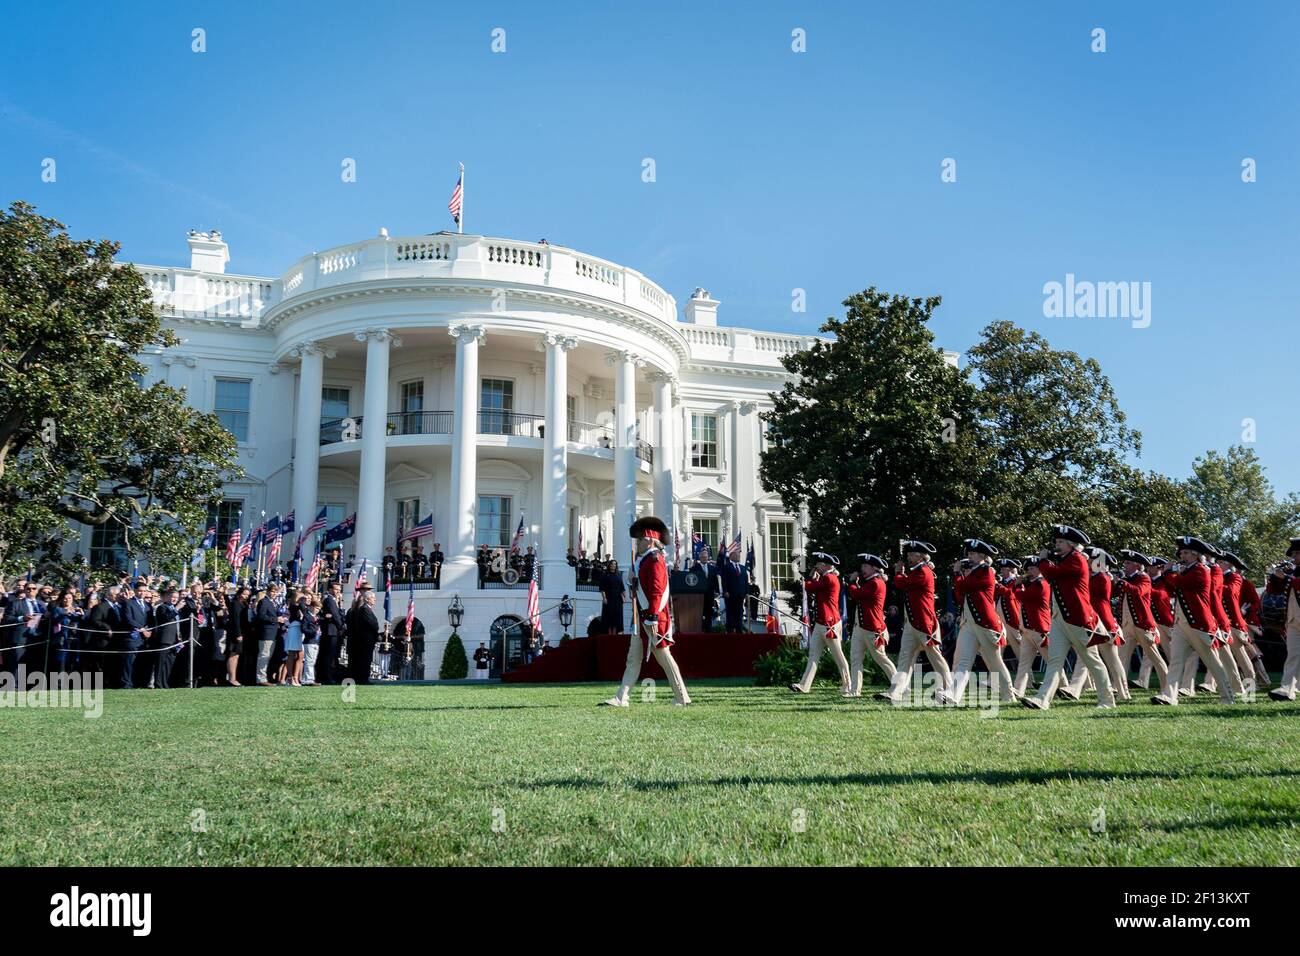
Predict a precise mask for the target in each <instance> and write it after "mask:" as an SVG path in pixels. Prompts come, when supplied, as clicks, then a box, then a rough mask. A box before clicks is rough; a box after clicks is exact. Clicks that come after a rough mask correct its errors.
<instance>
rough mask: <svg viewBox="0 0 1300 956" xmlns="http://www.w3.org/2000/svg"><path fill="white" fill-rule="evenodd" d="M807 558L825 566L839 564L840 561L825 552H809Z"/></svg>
mask: <svg viewBox="0 0 1300 956" xmlns="http://www.w3.org/2000/svg"><path fill="white" fill-rule="evenodd" d="M808 557H810V558H812V559H813V560H814V561H825V562H826V563H827V564H839V563H840V559H839V558H837V557H835V555H833V554H830V553H829V552H826V551H809V552H808Z"/></svg>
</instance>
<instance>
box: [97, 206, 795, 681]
mask: <svg viewBox="0 0 1300 956" xmlns="http://www.w3.org/2000/svg"><path fill="white" fill-rule="evenodd" d="M189 248H190V262H189V266H188V268H184V267H171V266H153V265H137V266H136V268H137V269H139V271H140V272H141V273H142V274H143V275H144V277H145V280H146V281H147V282H148V284H149V286H150V288H151V289H152V290H153V293H154V298H155V300H156V302H157V303H158V305H159V306H160V308H161V309H162V312H163V314H164V316H165V317H166V322H167V324H168V325H169V326H170V327H171V328H172V329H174V330H175V331H176V333H177V334H178V336H179V337H180V339H181V345H180V346H179V347H177V348H174V349H167V350H160V351H159V352H158V353H157V354H153V355H146V356H143V357H142V359H143V361H144V362H145V364H146V365H147V366H148V369H149V371H148V373H147V377H146V383H148V382H152V381H155V380H162V381H165V382H167V383H168V384H170V385H172V386H175V387H178V388H184V389H185V390H186V392H187V394H188V396H189V398H190V401H191V402H192V404H193V405H194V406H195V407H196V408H198V409H201V410H203V411H210V412H214V413H216V414H217V415H218V416H219V417H220V418H221V420H222V421H223V422H224V423H225V424H226V426H227V427H228V428H229V429H230V430H231V432H233V433H234V435H235V437H236V439H237V440H238V443H239V458H240V463H241V465H242V466H243V468H244V470H245V472H246V478H245V479H244V480H242V481H239V482H231V483H230V484H228V485H227V486H226V487H225V495H226V501H225V503H224V504H223V505H222V507H221V508H220V510H219V513H218V514H217V515H216V516H215V520H216V521H217V522H218V524H219V526H220V531H221V533H222V540H224V536H225V535H226V534H227V533H228V532H229V531H230V530H232V529H233V527H234V524H235V521H236V515H237V513H238V511H239V510H241V509H242V511H243V513H244V516H245V521H244V527H245V529H247V527H248V525H249V522H250V520H251V521H256V518H257V516H258V515H259V514H260V513H261V512H263V511H265V512H266V513H267V514H268V515H270V514H275V513H277V512H278V513H281V514H287V513H288V512H289V511H290V510H293V511H294V512H295V513H296V518H297V522H298V527H299V528H301V527H303V526H304V525H305V524H306V523H307V522H309V521H310V520H311V518H312V516H314V515H315V514H316V513H317V512H318V511H319V509H320V508H321V507H326V508H328V511H329V523H330V524H331V525H333V524H336V523H337V522H339V521H340V520H342V519H343V518H345V517H346V516H348V515H350V514H353V513H354V512H355V514H356V535H355V537H354V538H352V539H351V540H350V541H347V542H344V546H343V550H344V553H345V556H346V555H352V554H354V555H355V556H356V560H357V562H360V560H361V558H362V557H365V558H368V559H369V561H370V562H371V563H372V564H373V563H374V562H375V561H377V560H379V559H380V558H381V556H382V555H383V553H384V549H385V547H387V546H390V545H393V544H395V541H396V539H397V537H398V534H399V531H400V530H401V529H405V528H408V527H410V525H411V524H413V523H414V522H416V521H418V520H420V519H421V518H424V517H425V516H427V515H428V514H429V513H430V512H432V514H433V517H434V526H435V529H436V530H435V534H434V535H433V538H432V539H425V540H424V541H423V542H422V543H423V545H424V548H425V550H426V551H427V550H430V549H431V547H432V543H433V541H434V540H436V541H437V542H439V543H441V545H442V550H443V551H444V553H445V555H446V564H445V565H444V568H443V573H442V581H441V587H440V588H439V589H432V588H430V587H424V588H421V589H419V590H417V591H416V597H415V600H416V613H417V615H418V616H419V618H420V619H421V621H422V622H423V623H424V624H425V627H426V630H427V635H428V639H427V641H426V647H427V653H426V657H425V664H426V673H427V674H429V675H430V676H436V674H437V668H438V665H439V662H440V660H441V656H442V648H443V647H444V646H445V643H446V639H447V636H448V634H449V633H450V628H449V626H448V624H447V614H446V608H447V605H448V603H449V602H450V601H451V599H452V598H453V597H455V596H459V597H460V599H461V602H462V603H463V605H464V606H465V622H464V624H463V626H462V627H461V632H462V634H463V635H464V637H465V640H466V645H467V647H468V648H470V649H471V650H472V648H473V647H474V646H475V643H474V642H476V641H477V640H479V639H482V636H483V635H485V634H486V633H487V630H488V627H489V625H490V624H491V623H492V622H493V621H494V620H497V619H498V618H500V617H501V616H502V615H522V613H523V610H524V605H525V600H526V590H525V589H523V588H522V587H521V588H517V589H500V588H498V589H491V590H480V589H479V588H478V581H477V568H476V564H475V552H476V548H477V546H478V545H479V544H480V543H484V542H486V543H488V544H491V545H493V546H502V545H506V546H508V545H509V544H510V541H511V538H512V537H513V535H514V531H515V528H516V526H517V524H518V522H519V519H520V517H521V516H522V517H523V520H524V525H525V529H526V532H525V539H526V543H528V544H534V545H536V547H537V552H538V554H539V556H540V568H541V574H540V580H541V605H542V607H543V608H547V609H549V608H551V607H552V605H555V604H557V603H558V602H559V600H560V598H561V597H562V596H563V595H565V594H568V595H571V596H572V597H573V598H576V604H577V614H576V621H575V626H576V628H577V630H578V631H579V632H582V631H583V628H584V626H585V622H586V621H587V619H588V618H589V617H591V616H592V615H595V614H598V613H599V610H600V595H599V594H598V593H594V592H580V591H578V590H577V589H576V587H575V580H574V572H573V570H572V568H570V567H569V565H568V564H567V561H566V555H567V551H568V549H569V548H571V547H576V546H577V543H578V540H579V537H581V541H582V542H583V545H584V546H585V547H586V548H587V550H588V551H594V550H595V545H596V542H597V538H598V536H599V535H601V534H602V533H603V536H604V540H605V545H606V551H608V552H609V553H611V554H613V555H614V556H615V557H616V558H617V559H618V560H619V562H620V564H621V565H625V564H626V562H627V560H628V555H629V549H630V542H629V541H628V539H627V530H626V529H627V527H628V526H629V525H630V524H631V522H632V520H633V516H634V515H636V514H638V513H646V512H653V513H655V514H658V515H660V516H661V517H662V518H663V519H664V520H665V521H666V522H667V523H668V524H669V526H670V527H671V528H673V529H675V530H676V531H677V533H678V534H679V535H680V537H681V541H682V551H683V555H684V557H689V553H690V539H691V535H692V533H696V534H699V535H700V536H701V537H702V538H704V539H705V540H706V541H708V542H709V544H710V545H712V546H714V550H715V553H716V545H717V542H718V540H719V539H720V538H722V537H724V536H734V534H735V533H736V532H737V531H739V532H740V533H741V534H742V535H743V537H744V540H745V543H746V545H748V543H749V541H750V540H751V539H752V542H753V546H754V551H755V556H756V559H757V566H756V578H757V580H758V583H759V584H760V586H761V587H762V588H764V590H766V589H767V588H769V587H771V586H773V584H774V582H776V581H778V580H780V579H781V578H783V577H786V576H788V567H789V560H790V557H791V553H792V552H794V551H797V550H798V549H799V548H800V547H801V540H800V531H799V525H800V522H798V521H796V519H795V516H793V515H791V514H788V513H787V512H786V511H785V510H784V508H783V507H782V504H781V502H780V501H779V500H778V499H777V498H776V497H775V496H774V495H772V494H770V493H768V492H767V491H766V490H765V489H764V488H763V487H762V485H761V484H760V482H759V478H758V461H759V452H760V449H761V448H762V446H763V441H764V437H763V427H762V424H761V419H760V415H761V413H762V412H763V411H764V410H765V409H767V408H770V406H771V392H772V391H773V390H774V389H778V388H779V387H780V386H781V384H782V383H783V382H785V381H786V380H787V378H788V373H787V372H786V371H785V370H784V369H783V368H782V366H781V364H780V359H781V357H782V356H783V355H786V354H788V353H790V352H793V351H796V350H798V349H800V348H803V347H804V346H805V344H806V343H807V341H808V339H807V337H805V336H798V335H784V334H777V333H771V332H759V331H753V330H749V329H743V328H734V327H726V326H721V325H719V324H718V306H719V303H718V302H717V301H716V300H714V299H712V298H710V297H709V294H708V293H707V292H705V291H704V290H703V289H696V290H695V291H694V293H692V295H691V297H690V298H689V299H688V300H687V303H686V306H685V308H684V309H683V310H682V312H683V313H684V314H682V315H679V314H678V309H677V302H676V300H675V299H674V298H673V297H672V296H671V295H669V294H668V293H667V292H666V291H664V290H663V289H662V288H660V287H659V286H658V285H656V284H655V283H654V282H652V281H651V280H650V279H648V278H647V277H645V276H643V275H642V274H641V273H639V272H637V271H635V270H634V269H631V268H628V267H626V266H621V265H616V264H615V263H612V262H607V261H605V260H603V259H599V258H596V257H595V256H591V255H587V254H586V253H581V252H578V251H576V250H574V249H566V248H563V247H560V246H553V245H549V244H547V243H545V242H541V243H531V242H518V241H514V240H507V239H494V238H488V237H485V236H471V235H458V234H454V233H438V234H435V235H426V236H415V237H408V238H395V237H390V236H388V235H387V233H386V231H384V230H381V231H380V234H379V235H378V236H377V237H375V238H373V239H367V240H364V241H361V242H356V243H352V244H349V245H346V246H340V247H337V248H334V249H330V250H327V251H325V252H320V253H312V254H310V255H306V256H304V257H302V258H301V259H299V260H298V261H297V262H295V263H293V264H292V265H291V266H289V268H288V269H287V270H286V271H285V272H284V274H283V275H281V276H279V277H278V278H273V277H262V276H250V275H236V274H232V273H229V272H227V271H226V265H227V262H228V260H229V251H228V248H227V246H226V243H225V242H224V241H223V240H222V238H221V235H220V233H216V232H213V233H210V234H209V233H195V232H192V233H191V234H190V237H189ZM107 534H108V533H107V532H104V531H102V530H100V531H95V532H93V533H92V532H91V531H90V529H85V533H84V535H83V539H82V543H81V545H80V546H81V547H82V548H83V549H85V548H86V547H87V546H89V548H90V550H91V555H90V557H91V560H92V562H96V563H98V562H104V563H110V562H109V561H107V560H105V559H110V558H111V556H112V554H111V552H112V549H113V548H114V547H116V546H117V544H118V543H117V542H115V541H113V540H111V538H109V537H106V535H107ZM290 547H291V544H290ZM669 550H670V552H671V550H672V544H671V542H670V544H669ZM405 607H406V594H405V593H402V592H397V593H396V594H395V600H394V607H393V615H394V617H400V616H402V615H403V614H404V613H405ZM542 621H543V628H544V632H545V634H546V636H547V637H548V638H549V639H551V640H555V639H556V638H558V637H559V635H560V634H561V629H560V627H559V624H558V620H557V618H556V612H555V611H554V610H553V609H551V610H547V611H546V612H545V613H544V614H543V616H542Z"/></svg>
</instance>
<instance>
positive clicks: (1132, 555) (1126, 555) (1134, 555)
mask: <svg viewBox="0 0 1300 956" xmlns="http://www.w3.org/2000/svg"><path fill="white" fill-rule="evenodd" d="M1119 556H1120V557H1121V558H1123V559H1124V560H1125V561H1132V562H1133V563H1134V564H1140V565H1142V566H1143V567H1146V566H1147V565H1149V564H1151V563H1152V561H1151V559H1150V558H1149V557H1147V556H1146V555H1145V554H1143V553H1142V552H1141V551H1134V550H1133V549H1132V548H1124V549H1123V550H1122V551H1120V553H1119Z"/></svg>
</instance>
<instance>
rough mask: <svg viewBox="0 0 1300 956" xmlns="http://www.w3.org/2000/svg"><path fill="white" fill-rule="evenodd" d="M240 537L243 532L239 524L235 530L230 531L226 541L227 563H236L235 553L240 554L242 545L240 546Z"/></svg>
mask: <svg viewBox="0 0 1300 956" xmlns="http://www.w3.org/2000/svg"><path fill="white" fill-rule="evenodd" d="M240 537H241V533H240V530H239V525H235V530H234V531H232V532H230V538H229V539H228V540H227V541H226V563H227V564H234V563H235V555H237V554H239V552H240V547H239V539H240Z"/></svg>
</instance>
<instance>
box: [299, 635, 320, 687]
mask: <svg viewBox="0 0 1300 956" xmlns="http://www.w3.org/2000/svg"><path fill="white" fill-rule="evenodd" d="M319 654H320V642H319V641H308V642H304V643H303V645H302V682H303V683H304V684H314V683H316V657H317V656H318V655H319Z"/></svg>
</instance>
